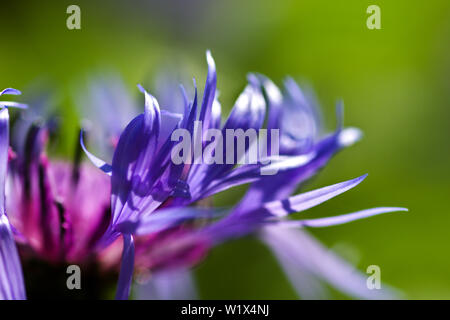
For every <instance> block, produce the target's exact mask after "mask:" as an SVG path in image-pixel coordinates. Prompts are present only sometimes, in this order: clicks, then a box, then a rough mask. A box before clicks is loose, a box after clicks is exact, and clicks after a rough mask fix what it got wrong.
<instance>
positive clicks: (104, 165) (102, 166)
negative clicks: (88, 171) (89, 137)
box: [80, 131, 112, 176]
mask: <svg viewBox="0 0 450 320" xmlns="http://www.w3.org/2000/svg"><path fill="white" fill-rule="evenodd" d="M80 144H81V148H82V149H83V151H84V153H86V156H87V157H88V158H89V160H91V162H92V163H93V164H94V166H96V167H97V168H99V169H100V170H102V171H103V172H104V173H106V174H107V175H108V176H111V173H112V167H111V165H110V164H108V163H106V162H105V161H103V160H102V159H100V158H97V157H96V156H94V155H93V154H92V153H90V152H89V151H88V150H87V148H86V146H85V145H84V141H83V131H81V132H80Z"/></svg>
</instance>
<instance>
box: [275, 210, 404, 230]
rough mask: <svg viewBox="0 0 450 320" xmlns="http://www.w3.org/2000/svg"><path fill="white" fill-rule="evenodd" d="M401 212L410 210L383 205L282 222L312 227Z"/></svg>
mask: <svg viewBox="0 0 450 320" xmlns="http://www.w3.org/2000/svg"><path fill="white" fill-rule="evenodd" d="M399 211H400V212H401V211H408V209H406V208H396V207H382V208H372V209H366V210H361V211H357V212H353V213H348V214H343V215H340V216H334V217H326V218H319V219H307V220H295V221H286V222H284V223H282V224H283V225H287V226H292V227H311V228H322V227H331V226H336V225H340V224H345V223H349V222H352V221H355V220H360V219H365V218H369V217H372V216H375V215H379V214H383V213H388V212H399Z"/></svg>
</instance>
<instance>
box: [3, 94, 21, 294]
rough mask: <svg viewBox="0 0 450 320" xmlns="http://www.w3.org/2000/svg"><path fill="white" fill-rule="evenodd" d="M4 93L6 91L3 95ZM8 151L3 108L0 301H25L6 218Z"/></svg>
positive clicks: (7, 126)
mask: <svg viewBox="0 0 450 320" xmlns="http://www.w3.org/2000/svg"><path fill="white" fill-rule="evenodd" d="M11 90H12V89H11ZM4 92H5V90H4V91H2V93H1V94H3V93H4ZM12 92H14V91H12ZM8 149H9V114H8V109H6V108H2V109H0V299H25V298H26V297H25V288H24V283H23V275H22V267H21V264H20V260H19V255H18V253H17V249H16V244H15V242H14V238H13V234H12V231H11V226H10V224H9V221H8V218H7V216H6V206H5V183H6V170H7V165H8Z"/></svg>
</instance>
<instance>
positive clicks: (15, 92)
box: [0, 88, 22, 96]
mask: <svg viewBox="0 0 450 320" xmlns="http://www.w3.org/2000/svg"><path fill="white" fill-rule="evenodd" d="M4 94H12V95H21V94H22V92H20V91H19V90H17V89H13V88H6V89H3V90H2V91H0V96H1V95H4Z"/></svg>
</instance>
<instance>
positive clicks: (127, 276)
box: [116, 234, 134, 300]
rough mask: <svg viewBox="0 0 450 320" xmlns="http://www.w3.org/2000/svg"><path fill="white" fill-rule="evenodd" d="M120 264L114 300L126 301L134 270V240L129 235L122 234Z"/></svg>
mask: <svg viewBox="0 0 450 320" xmlns="http://www.w3.org/2000/svg"><path fill="white" fill-rule="evenodd" d="M122 237H123V251H122V262H121V266H120V274H119V282H118V284H117V291H116V299H117V300H128V297H129V296H130V288H131V281H132V280H133V269H134V240H133V236H132V235H130V234H123V235H122Z"/></svg>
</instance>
